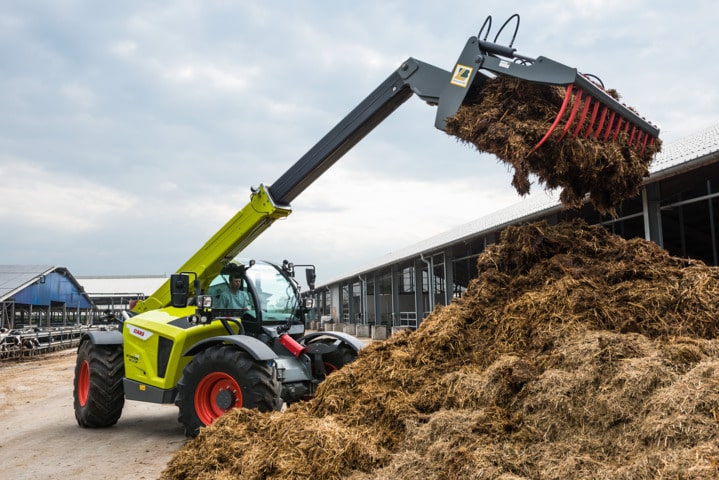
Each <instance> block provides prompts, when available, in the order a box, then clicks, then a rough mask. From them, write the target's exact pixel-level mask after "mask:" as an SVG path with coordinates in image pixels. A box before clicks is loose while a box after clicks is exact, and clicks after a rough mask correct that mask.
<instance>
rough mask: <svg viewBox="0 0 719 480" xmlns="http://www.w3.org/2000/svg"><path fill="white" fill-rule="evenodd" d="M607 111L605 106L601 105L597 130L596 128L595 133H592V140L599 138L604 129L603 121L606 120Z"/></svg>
mask: <svg viewBox="0 0 719 480" xmlns="http://www.w3.org/2000/svg"><path fill="white" fill-rule="evenodd" d="M608 111H609V109H608V108H607V106H606V105H602V113H601V114H600V115H599V128H597V131H596V132H594V140H596V139H597V138H599V134H600V133H602V128H603V127H604V119H605V118H607V112H608Z"/></svg>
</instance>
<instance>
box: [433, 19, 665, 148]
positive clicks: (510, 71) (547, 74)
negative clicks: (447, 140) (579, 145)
mask: <svg viewBox="0 0 719 480" xmlns="http://www.w3.org/2000/svg"><path fill="white" fill-rule="evenodd" d="M488 20H491V17H489V18H488ZM510 20H511V17H510ZM508 22H509V20H508ZM517 22H518V20H517ZM486 24H487V22H486V21H485V25H484V26H486ZM506 24H507V23H506V22H505V25H506ZM490 25H491V22H490ZM484 26H483V27H482V30H484ZM500 32H501V30H500ZM481 33H482V32H481V31H480V34H481ZM498 35H499V34H498ZM515 35H516V31H515ZM513 40H514V38H513V39H512V41H513ZM501 76H504V77H512V78H516V79H519V80H523V81H526V82H531V83H536V84H544V85H556V86H560V87H564V100H563V101H562V102H561V105H559V106H558V110H557V114H556V118H555V119H554V121H553V122H552V123H551V126H549V128H548V129H547V131H546V133H545V134H544V136H543V137H542V138H541V139H539V141H538V142H537V143H536V145H535V146H534V148H533V149H532V152H534V151H535V150H537V149H538V148H539V147H540V146H541V145H542V144H544V143H545V142H546V141H547V140H548V139H549V138H550V137H551V136H552V135H553V134H554V133H555V132H557V133H558V135H555V137H554V140H555V141H561V140H562V139H564V138H566V137H568V136H569V137H574V138H579V137H583V138H588V139H591V140H597V141H601V142H615V141H618V140H619V139H620V137H621V138H628V140H627V143H628V145H629V146H630V147H632V148H634V149H636V151H637V153H638V154H639V155H640V156H641V155H642V154H643V153H644V151H645V150H646V149H647V147H648V146H651V145H653V144H654V142H655V141H656V139H657V138H658V135H659V129H658V128H657V127H656V126H655V125H652V124H651V123H649V122H648V121H647V120H646V119H644V118H643V117H640V116H639V115H638V114H637V113H636V112H635V111H634V110H632V109H631V108H630V107H628V106H626V105H625V104H623V103H620V102H619V101H618V95H617V94H616V92H615V91H611V90H605V89H604V86H603V85H602V83H601V81H600V80H599V79H598V78H596V77H594V76H593V75H587V74H582V73H579V72H578V71H577V69H576V68H571V67H568V66H566V65H564V64H562V63H559V62H556V61H554V60H551V59H549V58H546V57H537V58H530V57H526V56H523V55H519V54H517V53H516V49H514V48H512V47H511V44H510V46H504V45H499V44H496V43H493V42H489V41H487V40H486V39H485V40H482V39H480V38H478V37H471V38H470V39H469V40H468V41H467V44H466V45H465V48H464V50H463V51H462V54H461V55H460V57H459V59H458V60H457V63H456V64H455V68H454V71H453V72H452V74H451V79H450V86H449V87H447V89H446V90H445V92H443V94H442V101H441V102H440V108H439V109H438V112H437V121H436V126H437V128H440V129H442V130H444V129H445V128H444V126H445V122H446V119H447V118H449V117H451V116H452V115H454V113H456V111H457V110H458V109H459V107H460V106H461V105H462V104H463V103H465V102H466V97H468V96H471V95H472V93H471V92H473V93H474V94H475V95H476V94H477V92H478V91H481V88H482V86H483V85H484V84H485V83H486V82H487V81H488V80H491V79H494V78H495V77H501ZM480 94H481V93H480ZM622 132H624V134H626V137H625V136H624V135H621V134H622Z"/></svg>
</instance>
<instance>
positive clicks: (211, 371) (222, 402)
mask: <svg viewBox="0 0 719 480" xmlns="http://www.w3.org/2000/svg"><path fill="white" fill-rule="evenodd" d="M281 390H282V385H281V384H280V382H279V381H278V380H277V378H276V376H275V370H274V369H273V368H272V366H270V365H269V364H268V363H267V362H257V361H255V360H254V359H253V358H252V357H251V356H250V354H248V353H247V352H244V351H242V350H239V349H238V348H237V347H234V346H231V345H215V346H212V347H209V348H208V349H206V350H203V351H202V352H200V353H198V354H197V355H195V358H193V359H192V361H191V362H190V363H189V364H188V365H187V366H186V367H185V369H184V371H183V372H182V378H181V379H180V381H179V382H178V384H177V398H176V399H175V405H177V406H178V407H179V408H180V412H179V415H178V420H179V422H180V423H181V424H182V425H184V427H185V434H186V435H187V436H189V437H194V436H196V435H197V434H198V432H199V431H200V428H202V427H205V426H207V425H209V424H211V423H212V422H213V421H215V420H216V419H217V418H219V417H221V416H222V415H224V414H225V413H226V412H228V411H229V410H230V409H232V408H256V409H258V410H259V411H261V412H269V411H271V410H280V409H281V408H282V398H281V396H280V394H281Z"/></svg>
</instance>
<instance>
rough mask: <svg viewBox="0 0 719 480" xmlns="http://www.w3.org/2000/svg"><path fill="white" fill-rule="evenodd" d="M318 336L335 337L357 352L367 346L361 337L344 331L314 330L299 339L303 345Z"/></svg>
mask: <svg viewBox="0 0 719 480" xmlns="http://www.w3.org/2000/svg"><path fill="white" fill-rule="evenodd" d="M317 337H334V338H336V339H338V340H340V341H341V342H342V343H344V344H345V345H347V346H349V347H351V348H352V350H354V351H355V352H359V351H360V350H362V349H363V348H364V347H365V344H364V342H362V340H360V339H359V338H357V337H355V336H353V335H350V334H349V333H344V332H314V333H309V334H307V335H305V336H303V337H302V338H300V339H299V340H298V342H299V343H300V344H301V345H307V343H308V342H309V341H310V340H312V339H313V338H317Z"/></svg>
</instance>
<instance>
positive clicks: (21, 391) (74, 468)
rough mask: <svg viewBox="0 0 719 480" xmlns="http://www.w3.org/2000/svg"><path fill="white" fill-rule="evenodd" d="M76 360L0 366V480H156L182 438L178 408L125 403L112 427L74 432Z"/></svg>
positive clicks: (56, 357)
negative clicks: (73, 394) (128, 479)
mask: <svg viewBox="0 0 719 480" xmlns="http://www.w3.org/2000/svg"><path fill="white" fill-rule="evenodd" d="M75 354H76V349H69V350H65V351H62V352H56V353H53V354H50V355H46V356H44V357H42V358H35V359H33V360H31V361H26V360H24V361H21V362H19V363H18V362H16V361H14V360H10V361H4V362H2V363H0V462H1V464H2V467H0V471H1V472H2V473H1V474H0V477H2V478H7V479H13V480H19V479H23V480H25V479H48V478H72V479H76V480H83V479H98V478H99V479H113V478H136V479H156V478H158V477H159V476H160V472H162V470H163V469H164V468H165V465H166V464H167V462H168V461H169V460H170V459H171V458H172V456H173V455H174V454H175V452H176V451H177V450H179V448H180V447H181V446H182V445H183V444H184V443H185V440H186V437H185V435H184V433H183V429H182V426H181V425H180V424H179V423H178V422H177V407H175V406H174V405H156V404H148V403H144V402H133V401H126V402H125V407H124V409H123V412H122V417H121V418H120V420H119V422H118V423H117V424H116V425H115V426H113V427H110V428H106V429H84V428H80V427H79V426H78V425H77V422H76V421H75V415H74V411H73V406H72V403H73V399H72V382H73V375H74V369H75Z"/></svg>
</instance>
